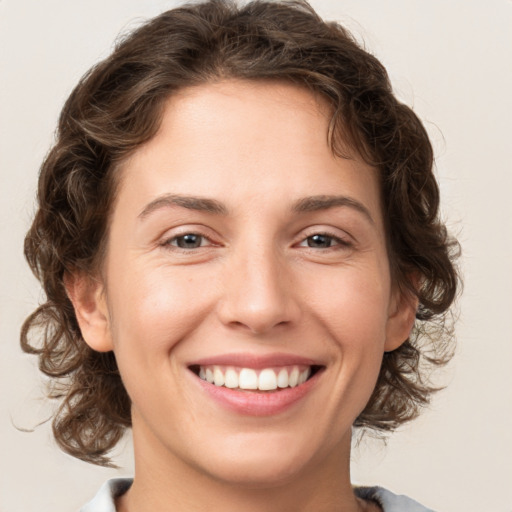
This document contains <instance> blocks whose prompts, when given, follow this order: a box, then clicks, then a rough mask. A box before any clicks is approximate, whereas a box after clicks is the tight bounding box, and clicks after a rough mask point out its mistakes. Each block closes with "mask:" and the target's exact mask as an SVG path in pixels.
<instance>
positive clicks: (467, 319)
mask: <svg viewBox="0 0 512 512" xmlns="http://www.w3.org/2000/svg"><path fill="white" fill-rule="evenodd" d="M312 4H313V6H314V7H315V8H316V9H317V10H318V11H319V13H320V14H321V15H322V16H323V17H326V18H330V19H337V20H339V21H341V22H343V23H344V24H345V25H346V26H348V27H349V28H350V29H351V30H352V31H353V32H354V34H355V35H356V36H357V38H358V39H359V40H361V41H364V44H365V46H366V48H367V49H368V50H369V51H371V52H373V53H375V54H376V55H377V56H378V57H379V58H380V59H381V61H382V62H383V63H384V65H385V66H386V67H387V69H388V71H389V73H390V76H391V80H392V82H393V85H394V88H395V91H396V93H397V94H398V95H399V97H400V98H401V99H402V100H403V101H405V102H406V103H407V104H409V105H412V106H413V108H414V110H415V111H416V113H417V114H418V115H419V116H420V118H421V119H422V120H423V121H424V123H425V125H426V127H427V129H428V131H429V133H430V135H431V138H432V141H433V143H434V145H435V149H436V155H437V173H438V176H439V181H440V184H441V190H442V200H443V216H444V218H445V219H446V220H447V222H448V225H449V226H450V229H451V230H452V232H454V233H456V234H457V235H458V236H459V238H460V241H461V243H462V247H463V259H462V267H463V270H464V274H465V290H464V295H463V298H462V299H461V300H460V301H459V310H460V321H459V324H458V328H457V338H458V351H457V354H456V357H455V359H454V361H453V363H452V364H451V366H450V367H449V368H448V369H447V371H446V372H445V373H444V375H443V382H445V383H447V384H448V387H447V389H446V390H445V391H443V392H442V393H440V394H438V395H437V396H436V398H435V399H434V401H433V403H432V405H431V407H430V408H429V410H427V411H425V412H424V414H423V416H422V417H421V418H420V419H418V420H417V421H415V422H413V423H412V424H411V425H409V426H407V427H405V428H403V429H401V431H399V432H397V433H396V434H394V435H393V436H392V437H391V438H390V440H389V442H388V444H387V446H385V445H384V444H382V443H380V442H375V441H366V442H363V443H362V445H361V446H360V447H359V448H357V449H356V450H355V451H354V456H353V459H354V461H353V480H354V481H355V482H358V483H364V484H376V483H377V484H380V485H384V486H386V487H389V488H390V489H392V490H393V491H395V492H397V493H403V494H408V495H410V496H412V497H414V498H415V499H417V500H418V501H420V502H423V503H425V504H426V505H428V506H430V507H432V508H433V509H435V510H436V511H438V512H460V511H464V512H498V511H501V512H510V511H512V498H511V497H510V489H511V481H512V334H511V333H512V299H511V295H512V227H511V225H512V201H511V195H512V194H511V193H512V169H511V162H512V150H511V148H512V121H511V120H512V93H511V91H512V2H511V1H510V0H486V1H485V2H482V1H481V0H450V1H446V0H429V1H426V0H386V1H383V0H312ZM174 5H176V3H175V2H173V1H171V0H167V1H164V0H87V1H86V0H74V1H73V2H69V1H65V0H44V1H41V0H0V243H1V265H0V365H1V371H0V393H1V401H0V511H1V512H20V511H23V512H27V511H32V510H33V511H36V510H37V511H43V512H46V511H48V512H49V511H52V512H69V511H72V510H77V509H78V508H79V507H80V506H81V505H82V504H84V503H85V502H86V501H87V500H88V499H90V498H91V497H92V495H94V493H95V492H96V490H97V489H98V487H99V486H100V484H101V483H102V482H103V481H104V480H105V479H107V478H111V477H114V476H116V475H129V474H130V473H131V471H132V470H131V464H132V461H131V453H130V449H129V445H130V443H129V439H127V440H125V442H124V443H122V445H121V447H120V450H119V456H118V457H117V459H116V460H117V462H118V463H119V464H120V465H121V468H120V469H119V470H109V469H101V468H97V467H94V466H91V465H88V464H86V463H83V462H80V461H77V460H74V459H72V458H71V457H69V456H67V455H64V454H63V453H61V452H60V451H59V450H58V449H57V448H56V446H55V443H54V441H53V440H52V438H51V434H50V428H49V426H48V424H47V423H46V424H43V425H42V426H40V427H38V428H36V429H35V431H34V432H33V433H26V432H22V431H20V430H18V429H16V428H15V425H17V426H18V427H23V428H32V427H34V426H35V425H36V424H37V423H38V422H41V421H43V420H44V419H45V418H46V417H47V416H48V415H49V414H50V412H51V409H52V405H51V404H48V403H47V402H46V401H45V400H44V398H43V395H42V384H43V381H42V379H41V377H40V375H39V373H38V371H37V364H36V361H35V359H34V358H33V357H30V356H27V355H24V354H22V353H21V351H20V349H19V345H18V338H19V328H20V325H21V323H22V321H23V319H24V318H25V316H26V315H27V314H28V313H30V312H31V311H32V310H33V309H34V307H35V306H36V305H37V304H38V302H39V301H40V300H41V298H42V296H41V292H40V290H39V286H38V284H37V283H36V281H35V280H34V278H33V277H32V276H31V274H30V273H29V270H28V268H27V266H26V264H25V262H24V259H23V256H22V244H23V236H24V233H25V231H26V230H27V228H28V226H29V223H30V220H31V216H32V214H33V212H34V192H35V186H36V180H37V174H38V167H39V164H40V162H41V160H42V158H43V156H44V155H45V153H46V151H47V150H48V148H49V145H50V143H51V140H52V135H53V130H54V129H55V126H56V120H57V116H58V113H59V110H60V108H61V106H62V104H63V102H64V100H65V99H66V97H67V95H68V94H69V93H70V91H71V89H72V87H73V86H74V85H75V83H76V82H77V81H78V79H79V78H80V76H81V75H82V74H83V73H84V72H85V71H86V70H87V69H88V68H89V67H90V66H91V65H92V64H94V63H95V62H96V61H97V60H98V59H100V58H102V57H105V56H106V55H107V54H108V53H109V51H110V49H111V48H112V43H113V41H114V39H115V37H116V35H117V34H118V33H119V32H120V31H126V30H129V29H130V28H133V27H135V26H137V25H138V24H139V23H140V22H141V20H143V19H145V18H147V17H150V16H152V15H155V14H157V13H159V12H161V11H163V10H166V9H168V8H171V7H173V6H174Z"/></svg>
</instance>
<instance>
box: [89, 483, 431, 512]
mask: <svg viewBox="0 0 512 512" xmlns="http://www.w3.org/2000/svg"><path fill="white" fill-rule="evenodd" d="M132 481H133V480H132V479H131V478H114V479H112V480H108V481H107V482H106V483H105V484H104V485H103V487H102V488H101V489H100V490H99V492H98V494H96V496H95V497H94V499H93V500H92V501H90V502H89V503H87V505H85V506H84V507H82V508H81V509H80V512H116V507H115V504H114V500H115V499H116V498H117V497H118V496H121V494H123V493H125V492H126V491H127V490H128V489H129V488H130V485H132ZM354 491H355V493H356V495H357V496H358V497H359V498H363V499H367V500H372V501H375V502H376V503H378V504H379V505H380V506H381V507H382V510H384V512H434V511H433V510H431V509H429V508H425V507H424V506H423V505H420V504H419V503H418V502H417V501H414V500H411V498H408V497H407V496H397V495H396V494H393V493H392V492H390V491H388V490H386V489H383V488H382V487H356V488H355V489H354Z"/></svg>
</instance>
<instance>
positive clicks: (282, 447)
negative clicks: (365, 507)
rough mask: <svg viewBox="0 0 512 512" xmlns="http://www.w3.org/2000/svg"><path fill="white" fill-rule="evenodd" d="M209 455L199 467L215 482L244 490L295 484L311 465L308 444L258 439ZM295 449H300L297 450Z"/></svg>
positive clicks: (311, 460) (311, 457)
mask: <svg viewBox="0 0 512 512" xmlns="http://www.w3.org/2000/svg"><path fill="white" fill-rule="evenodd" d="M235 444H236V446H231V447H230V448H229V449H227V450H223V451H222V452H218V453H215V454H211V455H209V456H208V457H207V460H206V458H204V457H203V461H204V462H205V464H204V466H203V468H204V469H206V472H207V473H209V474H210V475H211V476H213V477H214V478H215V479H217V480H220V481H223V482H225V483H229V484H230V485H236V486H239V487H244V488H253V489H261V488H273V487H280V486H282V485H286V484H287V483H288V482H292V481H296V480H297V478H298V477H299V476H300V474H301V473H303V472H305V471H307V470H308V468H310V467H312V466H313V465H314V462H313V459H314V458H315V457H314V455H313V453H311V452H310V451H311V445H306V447H307V448H306V447H305V446H304V444H301V443H290V441H288V443H286V442H280V443H276V442H271V441H268V440H267V441H265V440H260V441H259V442H252V443H250V444H246V445H245V446H241V445H240V443H235ZM298 447H302V448H300V449H297V448H298Z"/></svg>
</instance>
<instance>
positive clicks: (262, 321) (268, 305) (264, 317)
mask: <svg viewBox="0 0 512 512" xmlns="http://www.w3.org/2000/svg"><path fill="white" fill-rule="evenodd" d="M226 281H227V283H228V284H227V286H226V287H225V290H224V296H223V298H222V307H221V315H222V320H223V322H224V323H226V324H231V325H237V326H244V327H245V328H247V329H249V330H250V331H252V332H254V333H264V332H266V331H268V330H270V329H272V328H273V327H275V326H277V325H280V324H285V323H289V322H291V321H293V320H294V319H295V317H296V313H297V305H296V303H295V299H294V297H293V287H292V282H291V279H290V270H289V269H288V268H287V264H286V258H285V256H284V255H283V254H281V253H280V251H279V250H278V249H277V248H276V247H275V245H274V244H273V243H272V242H271V241H270V240H268V239H266V240H261V239H254V238H253V240H252V241H251V243H247V244H242V245H241V246H240V247H237V248H236V249H235V250H233V253H232V255H231V258H230V262H229V265H228V268H227V279H226Z"/></svg>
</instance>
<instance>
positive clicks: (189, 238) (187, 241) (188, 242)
mask: <svg viewBox="0 0 512 512" xmlns="http://www.w3.org/2000/svg"><path fill="white" fill-rule="evenodd" d="M164 245H170V246H173V247H179V248H180V249H198V248H199V247H205V246H207V245H211V242H210V241H209V240H208V239H207V238H206V237H205V236H203V235H199V234H198V233H185V234H183V235H178V236H174V237H172V238H170V239H168V240H166V241H165V243H164Z"/></svg>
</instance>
